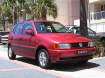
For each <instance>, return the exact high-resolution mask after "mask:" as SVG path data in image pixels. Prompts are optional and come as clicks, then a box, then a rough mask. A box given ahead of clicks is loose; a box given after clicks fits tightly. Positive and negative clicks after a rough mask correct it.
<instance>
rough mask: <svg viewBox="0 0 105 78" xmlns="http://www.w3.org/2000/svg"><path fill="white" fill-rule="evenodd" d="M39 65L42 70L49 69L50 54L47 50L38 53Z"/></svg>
mask: <svg viewBox="0 0 105 78" xmlns="http://www.w3.org/2000/svg"><path fill="white" fill-rule="evenodd" d="M38 63H39V66H40V67H42V68H48V67H49V66H50V64H51V63H50V59H49V54H48V52H47V51H46V50H45V49H41V50H39V52H38Z"/></svg>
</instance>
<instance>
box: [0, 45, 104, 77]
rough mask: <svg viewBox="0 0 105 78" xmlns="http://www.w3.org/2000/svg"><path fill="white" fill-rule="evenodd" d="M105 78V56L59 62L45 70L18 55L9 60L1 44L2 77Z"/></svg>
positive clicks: (0, 72)
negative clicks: (76, 61)
mask: <svg viewBox="0 0 105 78" xmlns="http://www.w3.org/2000/svg"><path fill="white" fill-rule="evenodd" d="M9 77H10V78H105V57H101V58H95V59H92V60H89V62H88V63H87V64H84V65H80V64H71V63H68V64H67V63H66V64H65V63H62V64H61V63H59V64H54V65H53V66H52V67H51V68H49V69H47V70H45V69H42V68H40V67H38V66H37V64H36V63H35V61H34V60H30V59H27V58H24V57H19V56H18V57H17V59H16V60H12V61H11V60H9V59H8V57H7V48H6V46H3V45H0V78H9Z"/></svg>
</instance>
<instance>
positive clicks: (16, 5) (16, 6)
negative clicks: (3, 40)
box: [3, 0, 25, 24]
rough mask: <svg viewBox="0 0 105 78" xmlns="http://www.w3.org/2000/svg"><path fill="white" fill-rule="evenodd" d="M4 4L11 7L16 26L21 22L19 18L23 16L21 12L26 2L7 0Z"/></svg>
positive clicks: (22, 0)
mask: <svg viewBox="0 0 105 78" xmlns="http://www.w3.org/2000/svg"><path fill="white" fill-rule="evenodd" d="M3 4H4V5H5V6H6V7H9V9H10V11H11V13H12V17H13V24H16V23H17V22H18V21H19V17H20V16H22V15H23V11H21V10H22V9H24V5H25V0H5V2H3Z"/></svg>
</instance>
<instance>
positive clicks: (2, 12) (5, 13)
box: [0, 3, 12, 31]
mask: <svg viewBox="0 0 105 78" xmlns="http://www.w3.org/2000/svg"><path fill="white" fill-rule="evenodd" d="M11 18H12V14H11V12H10V10H9V8H8V7H6V6H4V5H3V4H2V3H1V4H0V21H1V24H2V26H3V30H4V31H5V23H6V21H10V20H11Z"/></svg>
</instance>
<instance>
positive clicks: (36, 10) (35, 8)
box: [30, 0, 57, 20]
mask: <svg viewBox="0 0 105 78" xmlns="http://www.w3.org/2000/svg"><path fill="white" fill-rule="evenodd" d="M30 10H31V16H32V17H33V18H35V19H43V20H46V19H47V15H51V16H53V17H54V18H56V17H57V7H56V4H55V3H54V0H36V1H35V3H34V4H32V5H31V9H30Z"/></svg>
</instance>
